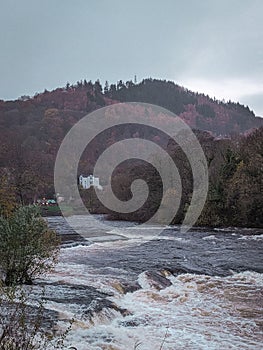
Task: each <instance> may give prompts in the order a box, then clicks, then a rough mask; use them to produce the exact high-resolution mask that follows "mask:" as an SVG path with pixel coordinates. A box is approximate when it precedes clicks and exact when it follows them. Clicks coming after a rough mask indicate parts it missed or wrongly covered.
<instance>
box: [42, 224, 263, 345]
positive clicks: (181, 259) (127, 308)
mask: <svg viewBox="0 0 263 350" xmlns="http://www.w3.org/2000/svg"><path fill="white" fill-rule="evenodd" d="M53 220H54V221H56V224H59V222H60V220H62V219H61V218H56V219H54V218H53ZM74 220H77V219H76V218H74ZM80 222H81V223H80V225H84V226H85V219H83V218H81V220H80ZM53 224H54V222H53ZM61 224H62V222H61ZM121 225H123V224H122V223H115V226H117V227H113V228H112V230H114V233H116V234H121V232H122V228H121ZM62 226H63V225H62ZM83 229H84V228H83ZM93 230H94V231H95V230H96V229H95V228H93ZM136 231H138V232H139V227H136ZM148 231H150V228H149V230H148ZM133 232H134V231H133ZM233 233H234V235H233ZM256 233H257V234H255V235H253V231H250V232H249V236H248V235H246V234H244V232H241V231H240V232H239V230H237V229H235V231H233V232H228V231H227V232H225V231H223V230H221V231H219V230H217V231H206V230H203V231H200V232H199V231H198V230H194V231H193V232H190V233H187V234H186V235H185V236H182V235H180V233H179V231H178V230H176V229H173V228H171V227H170V228H169V229H168V230H166V231H165V232H164V233H163V235H162V236H159V237H151V236H148V238H149V240H148V241H147V239H146V237H147V235H146V236H144V238H141V237H138V236H137V234H136V235H135V236H134V235H133V234H132V236H131V237H126V239H120V240H117V241H116V240H115V241H112V240H110V239H109V240H108V241H105V240H104V242H96V243H93V244H90V245H78V246H72V247H67V248H63V249H62V250H61V254H60V260H59V263H58V265H57V266H56V269H55V271H54V272H53V273H52V274H50V275H48V276H47V277H46V278H45V280H42V281H39V283H40V282H44V283H45V284H46V286H45V288H46V294H47V296H49V297H48V300H47V304H46V308H48V309H50V310H53V311H55V312H56V313H57V315H58V320H59V321H58V326H59V327H61V328H62V329H63V327H66V325H67V322H68V320H70V319H71V318H72V317H73V318H74V319H75V322H74V324H73V327H72V330H71V332H70V333H69V335H68V337H67V340H66V344H67V346H74V347H76V348H77V349H78V350H88V349H90V350H99V349H102V350H114V349H116V350H117V349H118V350H133V349H135V348H136V349H138V350H154V349H157V350H158V349H161V348H162V349H163V350H175V349H209V350H210V349H262V343H263V336H262V325H263V317H262V290H263V275H262V273H261V272H262V265H260V262H261V263H262V256H261V257H260V254H262V250H261V249H260V238H262V235H261V236H260V233H258V232H256ZM142 234H143V233H142ZM104 235H105V233H103V236H104ZM245 237H247V238H245ZM248 237H249V238H248ZM253 237H254V238H253ZM256 237H257V238H256ZM127 238H128V239H127ZM252 252H253V254H254V256H251V255H253V254H252ZM36 293H37V287H36ZM136 346H137V347H136Z"/></svg>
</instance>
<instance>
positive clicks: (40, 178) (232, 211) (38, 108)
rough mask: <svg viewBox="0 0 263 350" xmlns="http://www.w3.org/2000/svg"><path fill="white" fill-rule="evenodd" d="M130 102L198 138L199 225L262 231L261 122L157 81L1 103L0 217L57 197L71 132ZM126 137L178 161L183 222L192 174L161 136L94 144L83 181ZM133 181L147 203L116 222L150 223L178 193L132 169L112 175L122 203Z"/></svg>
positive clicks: (71, 88) (144, 167) (92, 201)
mask: <svg viewBox="0 0 263 350" xmlns="http://www.w3.org/2000/svg"><path fill="white" fill-rule="evenodd" d="M126 101H129V102H132V101H136V102H147V103H152V104H156V105H159V106H162V107H165V108H167V109H168V110H171V111H172V112H174V113H176V114H177V115H179V116H180V117H181V118H183V120H184V121H186V122H187V123H188V124H189V125H190V126H191V127H192V128H193V129H194V130H195V133H196V135H197V137H198V138H199V140H200V143H201V145H202V147H203V149H204V152H205V155H206V157H207V161H208V165H209V177H210V187H209V195H208V199H207V203H206V206H205V208H204V210H203V212H202V215H201V217H200V218H199V222H198V224H199V225H209V226H222V225H227V226H228V225H233V226H253V227H262V226H263V220H262V218H263V200H262V199H263V198H262V196H263V181H262V170H263V119H262V118H259V117H255V115H254V113H253V111H251V110H250V109H249V107H245V106H243V105H240V104H239V103H233V102H231V101H228V102H223V101H218V100H215V99H211V98H209V97H208V96H206V95H204V94H197V93H193V92H191V91H189V90H187V89H184V88H182V87H180V86H178V85H176V84H174V83H173V82H169V81H161V80H154V79H145V80H143V81H142V82H140V83H135V82H132V81H128V82H126V83H124V82H122V81H119V82H118V83H117V84H111V85H110V84H109V83H108V82H106V83H105V86H104V87H102V85H101V83H100V82H99V81H96V82H95V83H92V82H91V81H89V82H87V81H86V80H84V81H81V82H78V83H77V84H75V85H70V84H67V85H66V86H65V87H64V88H58V89H56V90H54V91H44V92H43V93H38V94H36V95H35V96H34V97H28V96H23V97H21V98H20V99H19V100H16V101H0V177H1V188H0V205H1V208H2V210H5V211H8V210H9V209H10V208H11V207H12V206H13V205H15V204H17V203H22V204H27V203H32V202H33V201H34V200H35V199H36V198H40V197H44V196H45V197H53V196H54V186H53V169H54V162H55V158H56V153H57V150H58V148H59V145H60V143H61V141H62V140H63V138H64V136H65V135H66V133H67V131H68V130H69V129H70V128H71V127H72V126H73V125H74V124H75V123H76V122H77V121H78V120H80V119H81V118H82V117H83V116H85V115H86V114H87V113H88V112H91V111H94V110H96V109H98V108H100V107H103V106H107V105H111V104H114V103H117V102H126ZM162 122H164V121H162V120H161V121H160V123H162ZM128 137H140V138H146V139H149V140H152V141H154V142H157V143H158V144H160V145H161V147H163V148H164V149H165V150H166V151H167V152H168V153H169V154H170V155H171V157H172V158H173V159H174V161H175V163H176V165H177V167H178V169H179V170H180V174H181V177H182V179H183V195H182V201H181V206H180V210H179V212H178V214H177V217H176V218H175V220H174V222H176V223H179V222H181V221H182V219H183V217H184V214H185V212H186V210H187V207H188V205H189V203H190V201H191V191H192V174H191V168H190V165H189V163H188V161H187V159H186V158H185V156H184V154H183V152H182V151H181V150H180V148H179V147H178V145H176V144H174V143H173V142H172V141H171V140H169V138H167V137H166V136H165V135H161V134H158V132H156V130H149V129H146V128H140V129H138V128H137V129H136V127H127V126H126V127H124V128H119V129H116V130H108V131H107V132H106V133H104V134H103V135H101V136H100V137H98V138H96V139H95V140H93V141H92V142H91V144H90V145H89V152H84V154H83V156H82V158H81V161H80V164H79V173H83V174H88V173H91V172H92V170H93V165H94V164H95V162H96V159H97V157H98V155H99V154H100V153H101V152H102V151H103V150H104V149H106V148H107V146H108V145H110V144H113V143H114V142H116V141H118V140H120V139H123V138H128ZM158 161H161V160H158ZM135 178H144V179H145V180H146V181H147V182H148V184H149V187H150V189H151V191H150V197H149V199H148V201H147V202H146V203H145V205H144V207H143V208H142V209H141V210H139V211H138V212H135V213H133V214H131V215H129V216H126V215H120V214H116V213H110V216H111V217H113V218H122V219H128V220H138V221H144V220H146V219H147V218H149V216H150V215H151V214H152V213H153V212H154V211H155V210H156V208H158V205H159V203H160V202H159V201H160V198H161V196H162V195H164V196H167V197H168V196H171V195H172V194H173V190H174V189H172V188H171V189H170V191H168V192H167V193H164V194H163V193H162V183H161V179H160V177H159V176H158V173H157V172H156V171H155V170H154V168H153V167H152V166H150V165H148V164H145V163H141V162H139V161H134V162H127V164H122V165H121V166H120V167H118V169H116V171H115V172H114V177H113V180H112V185H113V188H114V191H115V193H116V195H117V196H118V197H119V198H120V199H123V200H125V199H126V200H127V199H129V198H130V195H131V192H130V184H131V182H132V181H133V179H135ZM105 190H107V186H106V187H105ZM81 192H82V194H83V196H84V197H85V200H86V203H87V205H88V206H91V207H92V209H93V211H105V210H104V208H103V207H102V206H101V205H99V204H98V203H97V201H96V198H94V193H93V192H92V191H86V192H85V193H84V191H81ZM160 221H162V218H160Z"/></svg>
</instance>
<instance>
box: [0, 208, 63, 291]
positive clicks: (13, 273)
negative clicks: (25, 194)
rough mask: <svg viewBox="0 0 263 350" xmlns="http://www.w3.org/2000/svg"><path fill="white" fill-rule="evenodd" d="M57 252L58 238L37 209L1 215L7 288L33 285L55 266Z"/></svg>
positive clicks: (0, 252)
mask: <svg viewBox="0 0 263 350" xmlns="http://www.w3.org/2000/svg"><path fill="white" fill-rule="evenodd" d="M58 249H59V240H58V238H57V235H56V233H55V232H54V231H52V230H50V229H49V228H48V225H47V223H46V221H44V220H43V219H42V218H41V216H40V212H39V210H38V208H36V207H34V206H24V207H19V208H18V209H16V210H15V211H14V212H13V214H12V215H11V216H9V217H4V216H0V272H1V275H2V280H3V283H4V284H5V285H7V286H10V285H15V284H31V283H32V279H33V278H34V277H36V276H38V275H39V274H42V273H44V272H45V271H48V270H50V269H51V268H52V267H53V265H54V263H55V261H56V257H57V253H58Z"/></svg>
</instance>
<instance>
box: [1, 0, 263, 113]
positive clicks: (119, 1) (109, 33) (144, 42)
mask: <svg viewBox="0 0 263 350" xmlns="http://www.w3.org/2000/svg"><path fill="white" fill-rule="evenodd" d="M262 15H263V1H262V0H184V1H182V0H93V1H91V0H74V1H73V0H45V1H40V0H0V48H1V49H0V99H15V98H17V97H19V96H21V95H25V94H26V95H34V94H35V93H36V92H41V91H43V90H44V89H45V88H46V89H48V90H49V89H53V88H56V87H59V86H64V85H65V84H66V83H67V82H70V83H75V82H76V81H77V80H81V79H84V78H86V79H87V80H90V79H91V80H96V79H97V78H99V79H100V80H101V82H102V84H104V82H105V80H108V81H109V82H110V83H112V82H116V81H117V80H120V79H122V80H124V81H126V80H130V79H134V76H135V75H136V76H137V79H138V80H139V81H140V80H141V79H143V78H147V77H153V78H161V79H169V80H173V81H175V82H176V83H178V84H180V85H183V86H185V87H187V88H189V89H191V90H194V91H199V92H204V93H208V94H209V95H210V96H211V97H214V96H215V97H216V98H220V99H222V98H225V99H226V100H229V99H231V100H233V101H240V102H241V103H243V104H245V105H249V106H250V107H251V108H252V109H253V110H254V111H255V113H256V115H261V116H263V20H262Z"/></svg>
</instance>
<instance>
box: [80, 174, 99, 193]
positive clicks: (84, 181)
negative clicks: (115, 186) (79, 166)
mask: <svg viewBox="0 0 263 350" xmlns="http://www.w3.org/2000/svg"><path fill="white" fill-rule="evenodd" d="M79 184H80V186H81V187H82V188H83V189H84V190H87V189H89V188H90V187H92V186H93V187H96V188H98V189H99V190H102V186H101V185H100V179H99V178H98V177H95V176H93V175H89V176H83V175H80V176H79Z"/></svg>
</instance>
